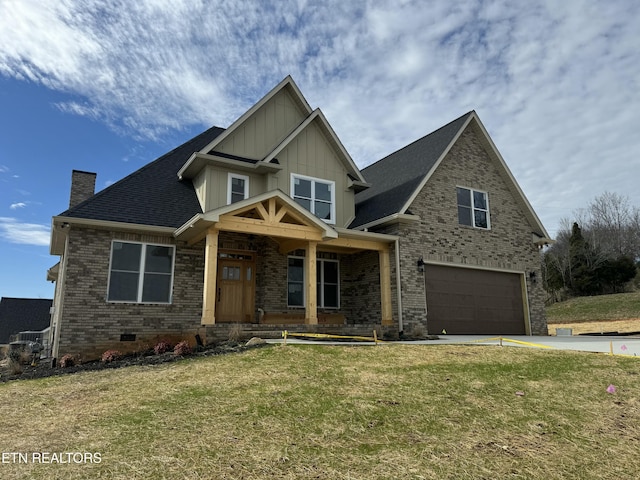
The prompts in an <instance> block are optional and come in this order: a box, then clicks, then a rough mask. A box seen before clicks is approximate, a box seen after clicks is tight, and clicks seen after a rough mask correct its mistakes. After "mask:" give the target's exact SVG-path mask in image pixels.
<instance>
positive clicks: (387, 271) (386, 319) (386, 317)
mask: <svg viewBox="0 0 640 480" xmlns="http://www.w3.org/2000/svg"><path fill="white" fill-rule="evenodd" d="M378 254H379V255H378V257H379V260H380V306H381V311H382V325H393V309H392V307H391V267H390V263H389V247H388V246H387V247H385V248H384V249H382V250H379V251H378Z"/></svg>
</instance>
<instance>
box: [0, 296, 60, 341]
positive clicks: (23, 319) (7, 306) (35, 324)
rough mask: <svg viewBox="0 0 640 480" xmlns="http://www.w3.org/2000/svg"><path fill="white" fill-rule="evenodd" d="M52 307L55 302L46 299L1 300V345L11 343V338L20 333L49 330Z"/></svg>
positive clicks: (6, 298)
mask: <svg viewBox="0 0 640 480" xmlns="http://www.w3.org/2000/svg"><path fill="white" fill-rule="evenodd" d="M52 305H53V300H49V299H45V298H8V297H3V298H2V299H0V344H5V343H9V337H10V336H11V335H15V334H17V333H19V332H24V331H29V330H32V331H40V330H44V329H45V328H47V327H48V326H49V323H50V320H51V314H50V313H49V312H50V309H51V306H52ZM41 341H42V340H41Z"/></svg>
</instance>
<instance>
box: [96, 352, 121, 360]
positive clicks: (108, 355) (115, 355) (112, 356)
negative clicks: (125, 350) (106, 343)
mask: <svg viewBox="0 0 640 480" xmlns="http://www.w3.org/2000/svg"><path fill="white" fill-rule="evenodd" d="M120 357H122V353H121V352H119V351H118V350H107V351H106V352H104V353H103V354H102V359H101V360H102V363H111V362H115V361H116V360H118V359H120Z"/></svg>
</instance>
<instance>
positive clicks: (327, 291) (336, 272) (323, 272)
mask: <svg viewBox="0 0 640 480" xmlns="http://www.w3.org/2000/svg"><path fill="white" fill-rule="evenodd" d="M305 274H306V272H305V261H304V257H297V256H295V257H294V256H291V257H289V266H288V271H287V306H289V307H304V306H305V303H304V302H305V297H304V279H305ZM316 276H317V279H316V280H317V282H316V289H317V290H316V295H317V302H318V307H319V308H340V265H339V263H338V261H337V260H328V259H322V258H319V259H317V260H316Z"/></svg>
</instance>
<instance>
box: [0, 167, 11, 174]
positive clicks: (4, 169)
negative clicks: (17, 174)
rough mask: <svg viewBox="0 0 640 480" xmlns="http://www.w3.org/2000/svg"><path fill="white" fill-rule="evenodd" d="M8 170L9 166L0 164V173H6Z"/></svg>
mask: <svg viewBox="0 0 640 480" xmlns="http://www.w3.org/2000/svg"><path fill="white" fill-rule="evenodd" d="M8 171H9V167H7V166H6V165H0V173H7V172H8Z"/></svg>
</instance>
